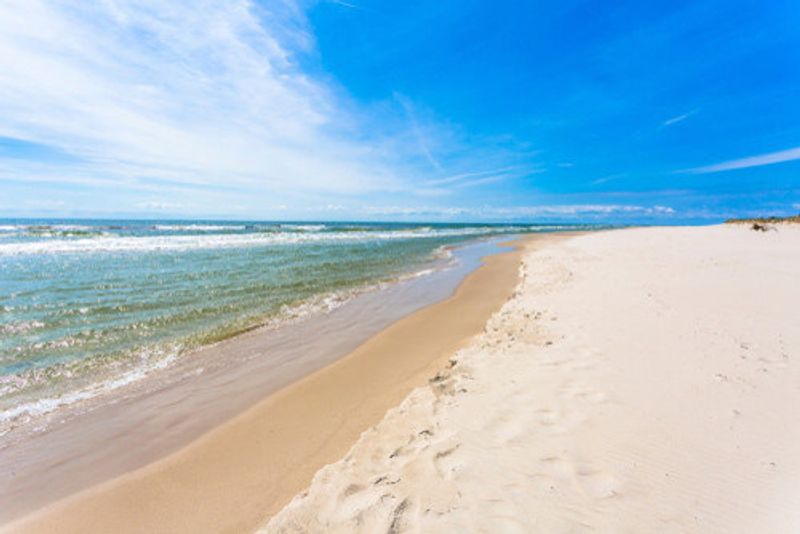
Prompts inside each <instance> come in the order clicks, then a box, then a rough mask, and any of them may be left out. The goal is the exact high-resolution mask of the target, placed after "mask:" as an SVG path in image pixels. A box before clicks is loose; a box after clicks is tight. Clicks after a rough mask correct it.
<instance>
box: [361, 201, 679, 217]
mask: <svg viewBox="0 0 800 534" xmlns="http://www.w3.org/2000/svg"><path fill="white" fill-rule="evenodd" d="M364 212H365V213H367V214H370V215H385V216H398V215H399V216H406V217H409V216H412V217H413V216H419V217H431V216H433V217H440V218H457V217H462V218H475V219H485V220H488V219H533V218H536V217H539V218H542V219H552V218H565V219H569V218H574V217H584V216H654V217H658V216H661V217H663V216H669V215H674V214H675V213H676V211H675V210H674V209H673V208H671V207H668V206H659V205H655V206H639V205H629V204H552V205H537V206H514V207H493V206H481V207H452V206H444V207H438V206H416V207H410V206H370V207H367V208H365V209H364Z"/></svg>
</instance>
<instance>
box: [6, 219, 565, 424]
mask: <svg viewBox="0 0 800 534" xmlns="http://www.w3.org/2000/svg"><path fill="white" fill-rule="evenodd" d="M574 228H576V227H574V226H570V227H554V226H542V225H523V226H508V225H506V226H496V225H460V224H459V225H455V224H454V225H430V224H424V225H423V224H396V223H395V224H375V223H303V224H287V223H264V222H227V221H226V222H219V221H111V220H102V221H101V220H96V221H79V222H76V221H59V220H38V221H13V220H5V221H0V432H3V431H4V430H7V429H8V428H11V426H12V425H18V424H19V423H20V422H24V421H28V420H30V419H31V418H36V417H39V416H41V415H44V414H47V413H50V412H52V411H53V410H55V409H57V408H59V407H62V406H65V405H69V404H72V403H75V402H79V401H84V400H87V399H90V398H93V397H95V396H98V395H101V394H102V393H104V392H107V391H109V390H112V389H115V388H119V387H123V386H125V385H127V384H129V383H131V382H134V381H137V380H140V379H142V378H144V377H145V376H147V375H148V374H150V373H152V372H153V371H154V370H158V369H161V368H164V367H168V366H170V365H173V364H175V362H176V361H177V360H179V359H180V358H181V357H183V356H184V355H187V354H191V353H192V351H193V350H194V349H197V348H198V347H202V346H205V345H208V344H211V343H214V342H218V341H220V340H223V339H226V338H229V337H231V336H233V335H235V334H237V333H241V332H244V331H247V330H249V329H252V328H255V327H258V326H262V325H265V324H271V325H275V326H278V325H281V324H285V323H286V322H291V321H293V320H296V319H298V318H301V317H304V316H306V315H309V314H314V313H324V312H327V311H330V310H332V309H334V308H336V307H338V306H340V305H342V304H343V303H344V302H347V301H348V300H349V299H351V298H353V296H355V295H357V294H359V293H360V292H363V291H365V290H368V289H370V288H374V287H376V286H377V285H380V284H386V283H390V282H393V281H397V280H400V279H402V278H404V277H408V276H425V275H426V274H429V273H431V272H433V271H434V270H436V269H440V268H443V267H445V266H446V265H447V264H448V261H449V260H448V257H449V256H448V252H447V248H446V247H447V246H451V245H457V244H459V243H464V242H467V241H470V240H474V239H476V238H479V237H488V236H493V235H501V234H510V233H520V232H534V231H550V230H558V229H574Z"/></svg>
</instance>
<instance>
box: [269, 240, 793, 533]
mask: <svg viewBox="0 0 800 534" xmlns="http://www.w3.org/2000/svg"><path fill="white" fill-rule="evenodd" d="M799 304H800V228H798V227H790V226H785V227H781V228H780V229H779V230H778V231H776V232H767V233H758V232H752V231H750V230H748V229H747V228H745V227H707V228H653V229H632V230H623V231H614V232H605V233H599V234H591V235H585V236H580V237H576V238H573V239H571V240H568V241H564V242H557V241H556V242H553V243H552V244H551V245H549V246H546V247H544V248H539V249H531V251H529V252H528V253H527V254H526V256H525V258H524V262H523V266H522V280H521V283H520V286H519V287H518V289H517V291H516V293H515V295H514V297H513V298H512V299H511V300H510V301H509V302H508V303H507V304H506V305H505V306H504V307H503V309H502V310H501V311H500V312H498V313H497V314H496V315H495V316H494V317H493V318H492V319H491V320H490V322H489V323H488V324H487V327H486V330H485V332H484V333H483V334H481V335H479V336H478V337H476V338H475V339H474V340H473V341H472V342H471V343H470V344H469V346H467V347H466V348H464V349H462V350H461V351H459V352H458V353H457V354H455V355H454V356H453V358H452V359H451V361H450V365H449V366H448V367H447V368H446V369H444V370H442V371H441V372H440V373H439V374H438V375H436V376H435V377H433V378H432V379H431V381H430V383H429V384H428V385H427V386H423V387H419V388H417V389H415V390H414V391H413V392H412V393H411V394H410V395H409V396H408V397H407V398H406V399H405V401H404V402H403V403H402V404H401V405H400V406H399V407H397V408H395V409H393V410H391V411H390V412H389V413H388V414H387V415H386V417H385V418H384V419H383V420H382V421H381V422H380V423H379V424H378V425H377V426H376V427H374V428H372V429H371V430H369V431H367V432H365V433H364V434H363V435H362V437H361V438H360V440H359V441H358V443H357V444H356V445H355V446H354V447H353V448H352V449H351V450H350V452H349V453H348V454H347V455H346V457H345V458H343V459H342V460H340V461H338V462H337V463H334V464H331V465H329V466H327V467H325V468H323V469H322V470H320V471H319V472H318V473H317V474H316V476H315V478H314V480H313V483H312V484H311V486H310V488H309V489H308V490H307V491H305V492H303V493H302V494H300V495H298V496H297V497H295V499H294V500H293V501H292V502H291V503H290V504H289V505H288V506H287V507H286V508H284V509H283V510H282V511H281V512H280V513H279V514H278V515H276V516H274V517H273V518H272V520H271V521H270V522H269V523H268V524H267V525H266V526H265V527H264V529H263V532H323V531H324V532H406V531H422V532H464V531H470V532H480V531H484V532H532V531H533V532H582V531H600V532H624V531H630V532H726V533H727V532H800V446H798V443H800V431H799V430H798V428H797V425H796V422H797V421H798V419H799V418H800V313H798V310H799V309H800V308H799V307H798V306H799Z"/></svg>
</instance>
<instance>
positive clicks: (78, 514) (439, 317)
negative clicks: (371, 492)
mask: <svg viewBox="0 0 800 534" xmlns="http://www.w3.org/2000/svg"><path fill="white" fill-rule="evenodd" d="M552 236H558V238H563V236H564V234H563V233H556V234H547V235H544V236H543V235H533V236H530V237H525V238H522V239H520V240H519V241H524V242H531V241H537V240H542V239H548V238H552ZM519 241H517V242H515V243H517V244H519ZM524 247H525V245H519V246H517V248H515V250H513V251H510V252H501V253H498V254H495V255H493V256H490V257H489V258H486V259H485V260H484V265H483V266H482V267H480V268H478V269H476V270H474V271H472V272H471V273H470V274H469V275H468V276H467V277H466V278H465V279H464V280H462V281H461V283H460V284H459V286H458V288H457V289H456V291H455V293H454V294H453V295H452V296H450V297H449V298H447V299H445V300H443V301H441V302H437V303H435V304H433V305H430V306H427V307H425V308H423V309H421V310H419V311H416V312H414V313H412V314H411V315H408V316H406V317H404V318H402V319H400V320H399V321H397V322H395V323H393V324H392V325H390V326H389V327H388V328H386V329H384V330H382V331H380V333H378V334H377V335H375V336H374V337H372V338H370V339H369V340H368V341H366V342H365V343H364V344H362V345H360V346H359V347H358V348H357V349H356V350H355V351H353V352H351V353H350V354H348V355H347V356H345V357H344V358H341V359H339V360H337V361H335V362H334V363H331V364H329V365H327V366H326V367H323V368H322V369H320V370H318V371H315V372H314V373H312V374H311V375H308V376H306V377H305V378H302V379H301V380H300V381H298V382H295V383H293V384H291V385H289V386H288V387H286V388H284V389H282V390H280V391H278V392H276V393H274V394H272V395H270V396H268V397H267V398H265V399H263V400H262V401H260V402H258V403H257V404H256V405H254V406H252V407H251V408H249V409H248V410H246V411H245V412H244V413H241V414H239V415H236V416H234V417H233V418H232V419H230V420H228V421H226V422H224V423H222V424H221V425H220V426H218V427H216V428H214V429H213V430H211V431H210V432H208V433H207V434H205V435H203V436H202V437H200V438H199V439H197V440H196V441H194V442H192V443H190V444H189V445H187V446H185V447H183V448H181V449H178V450H177V451H176V452H174V453H172V454H170V455H169V456H167V457H165V458H163V459H161V460H157V461H156V462H155V463H153V464H150V465H147V466H145V467H143V468H141V469H138V470H136V471H133V472H130V473H126V474H124V475H122V476H121V477H119V478H115V479H112V480H109V481H108V482H105V483H102V484H100V485H99V486H96V487H90V488H88V489H87V490H84V491H82V492H79V493H77V494H75V495H72V496H69V497H67V498H66V499H64V500H62V501H59V502H56V503H54V504H52V505H50V506H48V507H46V508H44V509H41V510H39V511H37V512H34V513H32V514H31V515H28V516H24V517H22V518H21V519H18V520H16V521H14V522H12V523H9V524H7V525H6V527H5V528H7V529H9V530H16V529H25V530H28V529H32V530H35V531H43V532H47V531H53V530H58V531H59V532H65V531H67V532H69V531H82V530H86V529H91V530H95V531H97V530H104V529H114V530H115V531H120V529H122V531H125V529H126V528H127V529H133V528H134V527H133V525H136V528H137V529H142V528H144V529H145V530H153V529H161V530H169V531H198V530H201V531H203V530H209V531H220V530H223V531H224V530H241V529H248V528H249V529H255V528H257V527H258V526H260V525H261V524H262V523H263V522H264V521H265V520H266V519H268V518H269V516H270V515H272V514H274V513H276V512H277V511H278V510H280V508H281V507H282V506H283V505H284V504H285V503H286V502H288V500H289V499H290V498H291V497H292V496H294V494H296V493H297V491H299V490H300V489H302V488H303V487H304V486H305V485H307V484H308V482H309V481H310V480H311V477H312V476H313V474H314V473H315V472H316V471H317V469H319V468H320V467H322V466H323V465H325V464H326V463H329V462H331V461H334V460H336V459H337V458H339V457H340V456H341V455H342V454H343V453H344V452H346V450H347V449H348V448H349V446H350V445H352V443H354V442H355V441H356V439H357V438H358V436H359V435H360V433H361V432H362V431H364V430H366V429H368V428H369V427H370V426H372V425H374V424H375V423H377V422H378V421H379V420H380V419H381V418H382V416H383V414H384V413H385V411H386V410H387V409H389V408H391V407H393V406H394V405H396V404H398V403H399V402H400V401H401V400H402V399H403V397H404V396H405V395H406V394H407V393H408V392H409V391H411V390H412V389H413V388H414V387H416V386H418V385H420V384H421V383H424V381H425V380H427V379H428V378H429V377H430V376H432V375H433V374H434V373H435V372H436V370H438V369H439V368H441V367H442V365H443V364H444V362H445V361H446V358H447V357H448V356H450V355H451V354H453V353H454V352H455V351H456V350H457V349H458V348H459V347H460V346H461V344H463V343H464V342H465V340H466V339H469V338H470V337H471V336H472V335H473V334H476V333H478V332H479V331H480V329H481V328H482V327H483V326H484V324H485V322H486V320H487V319H488V318H489V316H491V314H492V313H493V312H494V311H495V310H496V309H499V307H500V306H501V305H502V304H503V303H504V302H505V300H507V298H508V297H509V296H510V295H511V293H512V291H513V289H514V287H515V285H516V283H517V271H518V266H519V262H520V257H521V254H522V249H523V248H524ZM440 328H441V330H442V331H441V332H439V331H438V330H439V329H440ZM412 343H413V345H411V344H412ZM410 346H413V347H414V349H415V350H414V351H412V352H413V353H409V352H408V349H409V347H410ZM400 353H402V355H403V357H402V358H398V357H393V356H397V355H398V354H400ZM409 355H411V357H409ZM232 451H235V452H232ZM209 492H211V493H209ZM212 495H213V497H211V496H212ZM245 501H247V502H245ZM201 502H202V506H200V505H199V504H198V503H201ZM89 510H91V511H89ZM231 510H237V512H236V513H235V514H232V513H231Z"/></svg>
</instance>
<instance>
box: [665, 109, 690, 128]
mask: <svg viewBox="0 0 800 534" xmlns="http://www.w3.org/2000/svg"><path fill="white" fill-rule="evenodd" d="M697 111H698V110H696V109H694V110H692V111H689V112H688V113H684V114H682V115H678V116H675V117H672V118H669V119H667V120H665V121H664V122H662V123H661V125H662V126H672V125H673V124H677V123H679V122H682V121H685V120H686V119H688V118H689V117H691V116H692V115H694V114H695V113H697Z"/></svg>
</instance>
